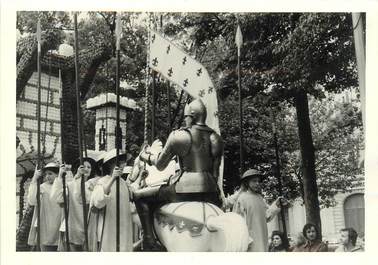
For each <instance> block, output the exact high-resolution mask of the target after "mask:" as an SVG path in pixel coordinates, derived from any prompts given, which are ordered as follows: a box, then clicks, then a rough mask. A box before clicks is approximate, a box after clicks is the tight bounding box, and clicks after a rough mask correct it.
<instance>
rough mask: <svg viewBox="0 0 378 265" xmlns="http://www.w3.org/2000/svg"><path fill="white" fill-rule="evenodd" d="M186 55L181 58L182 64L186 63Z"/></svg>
mask: <svg viewBox="0 0 378 265" xmlns="http://www.w3.org/2000/svg"><path fill="white" fill-rule="evenodd" d="M186 60H187V59H186V56H185V57H184V58H182V65H185V64H186Z"/></svg>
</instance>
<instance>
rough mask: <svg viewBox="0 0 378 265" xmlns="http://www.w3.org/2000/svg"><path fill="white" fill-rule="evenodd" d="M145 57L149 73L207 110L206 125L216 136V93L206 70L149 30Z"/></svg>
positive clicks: (217, 124) (217, 128) (217, 129)
mask: <svg viewBox="0 0 378 265" xmlns="http://www.w3.org/2000/svg"><path fill="white" fill-rule="evenodd" d="M149 57H150V62H149V65H150V67H151V68H152V69H153V70H155V71H157V72H159V73H160V74H162V75H163V76H164V77H165V78H167V79H168V80H169V81H171V82H173V83H175V84H176V85H178V86H179V87H181V88H182V89H184V90H185V91H186V92H187V93H188V94H189V95H190V96H192V97H193V98H200V99H201V100H202V101H203V103H204V104H205V106H206V109H207V119H206V124H207V125H208V126H209V127H210V128H212V129H213V130H215V131H216V132H217V133H218V134H220V130H219V119H218V100H217V93H216V91H215V88H214V85H213V82H212V81H211V79H210V76H209V73H208V72H207V70H206V68H205V67H204V66H203V65H202V64H201V63H199V62H197V61H196V60H195V59H193V58H192V57H190V56H189V55H188V54H187V53H185V52H184V51H182V50H180V49H179V48H178V47H176V46H175V45H174V44H173V43H171V42H170V41H168V40H166V39H164V38H163V37H162V36H161V35H160V34H159V33H157V32H155V31H152V30H151V38H150V56H149Z"/></svg>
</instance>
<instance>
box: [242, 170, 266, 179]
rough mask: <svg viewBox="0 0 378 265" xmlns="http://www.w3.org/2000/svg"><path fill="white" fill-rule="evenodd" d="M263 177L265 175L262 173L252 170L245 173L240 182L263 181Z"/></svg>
mask: <svg viewBox="0 0 378 265" xmlns="http://www.w3.org/2000/svg"><path fill="white" fill-rule="evenodd" d="M262 177H263V174H262V172H261V171H259V170H257V169H254V168H251V169H248V170H247V171H245V172H244V174H243V175H242V176H241V178H240V181H243V180H244V179H247V178H260V179H261V178H262Z"/></svg>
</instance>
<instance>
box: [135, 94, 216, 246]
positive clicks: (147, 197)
mask: <svg viewBox="0 0 378 265" xmlns="http://www.w3.org/2000/svg"><path fill="white" fill-rule="evenodd" d="M184 113H185V123H186V127H184V128H181V129H178V130H175V131H173V132H171V134H170V135H169V137H168V139H167V142H166V144H165V146H164V148H161V151H160V152H158V153H152V152H151V151H150V150H151V149H153V147H154V145H162V144H161V142H160V141H159V140H157V141H155V142H154V144H153V145H152V147H151V148H150V147H147V148H145V149H144V150H143V151H142V153H141V154H140V159H141V160H142V161H144V162H147V163H148V164H149V165H153V166H156V168H157V169H158V170H164V169H165V168H166V167H167V166H168V164H169V163H170V162H171V160H172V158H173V157H174V156H177V157H178V160H179V163H180V168H181V173H180V176H179V177H178V178H177V179H176V180H175V181H174V182H173V183H172V182H171V183H169V184H168V185H163V186H161V187H160V188H158V189H156V190H155V191H154V192H151V190H149V191H147V192H146V194H143V193H138V194H135V199H136V201H135V205H136V207H137V210H138V214H139V217H140V219H141V223H142V228H143V231H144V238H143V242H144V245H145V246H146V248H147V249H152V250H153V249H155V247H156V241H155V238H154V235H153V229H152V218H151V216H152V214H151V211H152V210H151V206H152V205H154V203H155V204H156V203H169V202H178V201H207V202H211V203H214V204H216V205H218V206H221V197H220V191H222V186H221V184H220V183H219V182H218V177H219V166H220V162H221V157H222V154H223V140H222V138H221V137H220V136H219V135H218V134H217V133H216V132H215V131H214V130H213V129H211V128H209V127H208V126H207V125H206V123H205V121H206V115H207V111H206V107H205V105H204V104H203V102H202V101H201V100H200V99H196V100H194V101H192V102H191V103H190V104H189V105H187V106H186V107H185V111H184ZM218 185H219V186H218ZM154 206H156V205H154Z"/></svg>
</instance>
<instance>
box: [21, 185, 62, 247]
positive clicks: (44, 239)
mask: <svg viewBox="0 0 378 265" xmlns="http://www.w3.org/2000/svg"><path fill="white" fill-rule="evenodd" d="M51 187H52V185H51V184H49V183H48V182H44V183H42V184H41V185H40V198H41V199H40V202H41V211H40V217H41V220H40V222H38V221H39V220H38V217H37V183H36V182H31V183H30V186H29V192H28V197H27V199H28V203H29V204H30V205H33V206H35V208H34V213H33V219H32V225H31V228H30V232H29V238H28V244H29V245H31V246H35V245H37V225H39V227H40V243H41V245H46V246H57V245H58V241H59V227H60V223H61V219H62V211H61V208H60V206H59V205H58V204H56V202H54V201H53V200H51V198H50V193H51Z"/></svg>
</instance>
